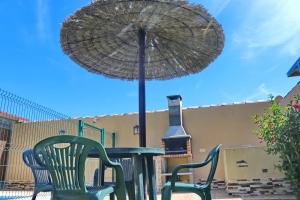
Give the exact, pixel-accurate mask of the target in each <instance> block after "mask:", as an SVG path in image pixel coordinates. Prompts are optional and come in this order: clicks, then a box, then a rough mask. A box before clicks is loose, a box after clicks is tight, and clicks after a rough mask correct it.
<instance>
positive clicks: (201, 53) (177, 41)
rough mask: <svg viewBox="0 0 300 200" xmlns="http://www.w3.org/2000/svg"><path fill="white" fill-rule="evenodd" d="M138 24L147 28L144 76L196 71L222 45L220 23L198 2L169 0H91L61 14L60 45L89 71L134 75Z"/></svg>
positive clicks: (121, 76)
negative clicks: (82, 5)
mask: <svg viewBox="0 0 300 200" xmlns="http://www.w3.org/2000/svg"><path fill="white" fill-rule="evenodd" d="M141 28H142V29H144V30H145V31H146V43H145V79H146V80H152V79H159V80H163V79H172V78H175V77H180V76H184V75H188V74H193V73H197V72H199V71H201V70H203V69H204V68H205V67H207V66H208V65H209V64H210V63H211V62H212V61H213V60H214V59H215V58H216V57H217V56H218V55H219V54H220V53H221V51H222V49H223V46H224V35H223V31H222V28H221V26H220V25H219V24H218V23H217V22H216V20H215V19H214V18H213V17H212V16H210V15H209V14H208V13H207V12H206V10H205V9H204V8H203V7H201V6H200V5H193V4H188V3H187V2H186V1H174V0H172V1H170V0H169V1H155V0H148V1H141V0H131V1H127V0H105V1H103V0H101V1H100V0H99V1H95V2H94V3H91V4H90V5H87V6H85V7H83V8H81V9H79V10H77V11H76V12H75V13H74V14H73V15H71V16H70V17H69V18H67V19H66V21H65V22H64V23H63V26H62V29H61V45H62V48H63V50H64V52H65V53H66V54H67V55H69V56H70V57H71V58H72V59H73V60H74V61H75V62H76V63H78V64H79V65H81V66H82V67H84V68H86V69H87V70H89V71H91V72H95V73H99V74H102V75H104V76H108V77H111V78H119V79H127V80H134V79H139V73H138V64H139V61H138V58H139V57H138V47H139V44H138V39H137V33H138V30H139V29H141Z"/></svg>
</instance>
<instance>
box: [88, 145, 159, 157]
mask: <svg viewBox="0 0 300 200" xmlns="http://www.w3.org/2000/svg"><path fill="white" fill-rule="evenodd" d="M105 150H106V153H107V155H108V157H112V158H131V157H133V156H160V155H164V154H165V151H164V150H163V149H161V148H150V147H119V148H105ZM98 155H99V154H98V152H97V151H91V152H90V153H89V155H88V157H90V158H98Z"/></svg>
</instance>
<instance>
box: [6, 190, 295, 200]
mask: <svg viewBox="0 0 300 200" xmlns="http://www.w3.org/2000/svg"><path fill="white" fill-rule="evenodd" d="M31 194H32V192H29V191H0V200H4V199H6V200H31ZM212 197H213V200H296V198H295V197H294V196H291V195H262V196H244V197H237V196H231V195H228V194H227V193H226V192H225V191H224V190H213V191H212ZM160 199H161V196H160V195H158V197H157V200H160ZM37 200H50V194H49V193H40V194H39V195H38V197H37ZM107 200H109V198H107ZM172 200H200V197H198V196H197V195H194V194H190V193H176V194H173V195H172Z"/></svg>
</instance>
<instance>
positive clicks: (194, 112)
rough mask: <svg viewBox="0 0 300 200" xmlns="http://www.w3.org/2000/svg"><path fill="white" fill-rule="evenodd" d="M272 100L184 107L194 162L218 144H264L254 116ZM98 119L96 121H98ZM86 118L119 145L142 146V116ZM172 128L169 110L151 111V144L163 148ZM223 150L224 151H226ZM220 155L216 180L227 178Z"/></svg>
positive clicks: (201, 173) (203, 175) (199, 174)
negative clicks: (136, 127)
mask: <svg viewBox="0 0 300 200" xmlns="http://www.w3.org/2000/svg"><path fill="white" fill-rule="evenodd" d="M269 105H270V103H269V102H255V103H241V104H232V105H217V106H208V107H195V108H187V109H183V124H184V127H185V130H186V132H187V133H188V134H190V135H191V136H192V152H193V161H194V162H197V161H200V160H202V159H203V158H204V157H205V156H206V155H207V153H208V152H209V150H210V149H211V148H213V147H214V146H215V145H217V144H223V149H224V148H231V147H241V146H261V144H260V143H259V141H258V139H257V136H256V135H255V134H254V129H255V125H254V123H253V116H254V115H255V114H260V113H262V112H263V111H264V109H266V108H267V106H269ZM95 119H96V120H95ZM84 120H85V121H88V122H90V123H92V122H93V121H96V122H95V123H94V124H95V125H96V126H100V127H104V128H105V129H106V130H107V131H108V132H116V133H117V146H119V147H126V146H127V147H128V146H138V144H139V143H138V135H133V126H134V125H136V124H138V115H137V114H136V113H133V114H124V115H111V116H100V117H93V118H85V119H84ZM167 128H168V111H167V110H165V111H157V112H148V113H147V146H149V147H161V138H162V136H163V135H164V133H165V132H166V130H167ZM222 152H223V150H222ZM222 152H221V154H220V160H219V165H218V169H217V172H216V176H215V178H216V179H223V180H224V178H225V173H224V162H223V153H222ZM208 170H209V169H208V168H206V169H201V170H195V175H194V179H195V180H194V181H199V179H205V178H206V176H207V173H208Z"/></svg>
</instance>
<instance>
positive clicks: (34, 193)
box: [31, 191, 38, 200]
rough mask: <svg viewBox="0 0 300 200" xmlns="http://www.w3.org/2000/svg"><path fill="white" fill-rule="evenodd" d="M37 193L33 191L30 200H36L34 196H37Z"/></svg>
mask: <svg viewBox="0 0 300 200" xmlns="http://www.w3.org/2000/svg"><path fill="white" fill-rule="evenodd" d="M37 194H38V192H37V191H34V192H33V195H32V198H31V200H35V199H36V196H37Z"/></svg>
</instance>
